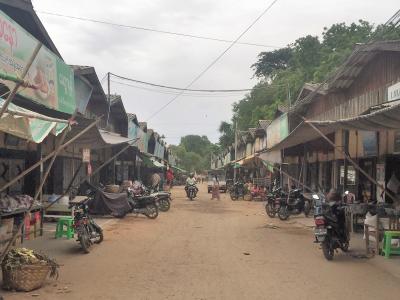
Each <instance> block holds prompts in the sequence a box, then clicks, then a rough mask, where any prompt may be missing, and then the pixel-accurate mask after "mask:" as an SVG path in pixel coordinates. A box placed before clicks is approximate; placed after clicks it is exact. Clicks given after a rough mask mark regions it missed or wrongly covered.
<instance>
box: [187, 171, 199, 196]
mask: <svg viewBox="0 0 400 300" xmlns="http://www.w3.org/2000/svg"><path fill="white" fill-rule="evenodd" d="M196 183H197V181H196V178H194V173H190V174H189V177H188V178H187V179H186V185H185V191H186V194H187V193H188V188H189V186H194V187H195V188H196V194H197V192H198V191H199V189H198V188H197V186H196Z"/></svg>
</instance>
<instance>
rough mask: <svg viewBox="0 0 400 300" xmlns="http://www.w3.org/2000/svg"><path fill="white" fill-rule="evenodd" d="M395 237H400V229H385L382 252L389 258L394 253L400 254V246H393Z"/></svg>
mask: <svg viewBox="0 0 400 300" xmlns="http://www.w3.org/2000/svg"><path fill="white" fill-rule="evenodd" d="M393 238H400V231H385V233H384V236H383V246H382V254H384V255H385V258H389V257H390V255H392V254H400V247H392V239H393Z"/></svg>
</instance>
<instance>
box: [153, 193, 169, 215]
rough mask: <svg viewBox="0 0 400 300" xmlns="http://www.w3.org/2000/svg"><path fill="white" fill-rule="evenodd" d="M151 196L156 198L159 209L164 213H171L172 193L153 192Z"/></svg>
mask: <svg viewBox="0 0 400 300" xmlns="http://www.w3.org/2000/svg"><path fill="white" fill-rule="evenodd" d="M149 195H150V196H153V197H155V198H156V204H157V206H158V209H159V210H160V211H162V212H166V211H169V209H170V208H171V200H172V199H171V193H170V192H164V191H160V192H153V193H150V194H149Z"/></svg>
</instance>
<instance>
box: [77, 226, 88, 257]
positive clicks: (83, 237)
mask: <svg viewBox="0 0 400 300" xmlns="http://www.w3.org/2000/svg"><path fill="white" fill-rule="evenodd" d="M79 243H80V244H81V247H82V250H83V252H84V253H86V254H87V253H89V252H90V250H89V248H90V238H89V235H88V233H87V230H86V228H82V232H81V234H80V236H79Z"/></svg>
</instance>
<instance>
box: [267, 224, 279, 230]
mask: <svg viewBox="0 0 400 300" xmlns="http://www.w3.org/2000/svg"><path fill="white" fill-rule="evenodd" d="M265 227H266V228H270V229H278V228H279V227H278V226H276V225H274V224H272V223H270V224H267V225H265Z"/></svg>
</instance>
